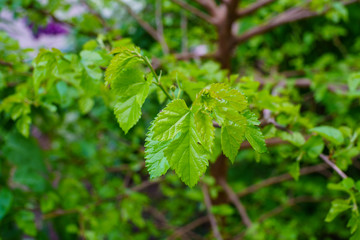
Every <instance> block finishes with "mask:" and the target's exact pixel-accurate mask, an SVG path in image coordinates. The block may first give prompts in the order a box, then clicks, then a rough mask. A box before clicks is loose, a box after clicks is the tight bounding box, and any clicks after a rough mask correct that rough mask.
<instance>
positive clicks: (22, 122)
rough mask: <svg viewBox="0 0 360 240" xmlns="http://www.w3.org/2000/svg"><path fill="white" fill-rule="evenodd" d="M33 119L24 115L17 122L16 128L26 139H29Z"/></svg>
mask: <svg viewBox="0 0 360 240" xmlns="http://www.w3.org/2000/svg"><path fill="white" fill-rule="evenodd" d="M30 124H31V118H30V117H29V116H28V115H23V116H22V117H21V118H20V119H19V120H17V121H16V128H17V129H18V130H19V132H20V133H21V134H22V135H23V136H24V137H29V132H30Z"/></svg>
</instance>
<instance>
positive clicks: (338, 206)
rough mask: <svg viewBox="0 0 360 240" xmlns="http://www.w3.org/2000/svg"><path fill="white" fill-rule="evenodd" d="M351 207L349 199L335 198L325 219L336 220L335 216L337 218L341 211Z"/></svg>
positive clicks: (328, 220) (327, 220)
mask: <svg viewBox="0 0 360 240" xmlns="http://www.w3.org/2000/svg"><path fill="white" fill-rule="evenodd" d="M350 208H351V205H350V204H349V201H348V200H343V199H335V200H334V201H332V202H331V208H330V211H329V213H328V214H327V216H326V218H325V221H326V222H331V221H332V220H334V218H336V216H337V215H339V214H340V213H342V212H344V211H346V210H348V209H350Z"/></svg>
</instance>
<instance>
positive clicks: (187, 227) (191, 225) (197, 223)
mask: <svg viewBox="0 0 360 240" xmlns="http://www.w3.org/2000/svg"><path fill="white" fill-rule="evenodd" d="M207 222H209V217H208V216H203V217H200V218H198V219H195V220H194V221H192V222H191V223H189V224H186V225H185V226H183V227H181V228H178V229H177V230H176V231H175V232H174V233H173V234H172V235H171V236H170V237H169V238H168V239H169V240H173V239H176V238H178V237H181V236H182V235H184V234H186V233H187V232H189V231H191V230H193V229H195V228H197V227H199V226H200V225H202V224H204V223H207Z"/></svg>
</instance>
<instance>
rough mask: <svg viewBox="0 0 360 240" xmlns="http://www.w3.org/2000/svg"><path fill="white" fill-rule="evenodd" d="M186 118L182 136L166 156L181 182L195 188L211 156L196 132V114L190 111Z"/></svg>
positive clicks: (171, 145)
mask: <svg viewBox="0 0 360 240" xmlns="http://www.w3.org/2000/svg"><path fill="white" fill-rule="evenodd" d="M185 116H186V117H185V118H184V120H183V123H182V124H181V133H180V134H179V135H180V136H177V138H176V139H175V140H173V141H172V142H171V143H170V144H169V146H168V147H167V149H166V150H165V156H166V158H167V159H168V161H169V163H170V166H171V168H172V169H174V170H175V172H176V174H177V175H178V176H179V177H180V178H181V180H182V181H183V182H184V183H185V184H186V185H188V186H190V187H193V186H194V185H195V184H196V183H197V182H198V181H199V178H200V176H201V175H203V174H204V172H205V170H206V168H207V166H208V164H209V161H208V158H209V154H208V151H207V150H206V148H205V147H204V146H203V144H202V140H201V136H200V134H199V132H198V131H197V130H196V124H195V117H194V113H192V112H190V110H188V113H185ZM154 130H155V129H154Z"/></svg>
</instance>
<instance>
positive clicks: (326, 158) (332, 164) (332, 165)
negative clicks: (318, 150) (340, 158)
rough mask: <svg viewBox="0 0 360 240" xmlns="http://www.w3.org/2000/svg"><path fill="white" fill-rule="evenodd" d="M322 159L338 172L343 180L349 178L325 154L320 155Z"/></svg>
mask: <svg viewBox="0 0 360 240" xmlns="http://www.w3.org/2000/svg"><path fill="white" fill-rule="evenodd" d="M320 158H321V159H322V160H323V161H324V162H325V163H326V164H327V165H329V166H330V167H331V168H332V169H334V170H335V172H337V174H339V176H340V177H342V178H343V179H345V178H347V177H348V176H347V175H346V174H345V173H344V172H343V171H341V169H340V168H339V167H338V166H336V164H335V163H333V162H332V161H331V160H330V159H329V157H328V156H326V155H324V154H320Z"/></svg>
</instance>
